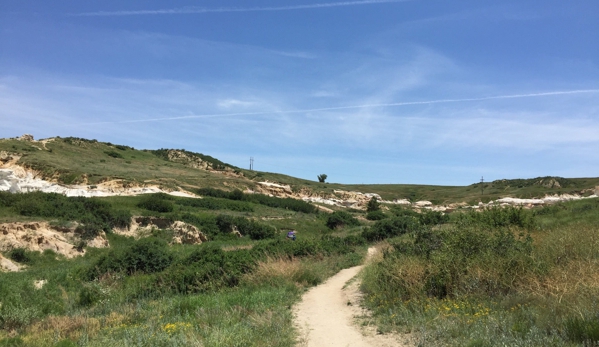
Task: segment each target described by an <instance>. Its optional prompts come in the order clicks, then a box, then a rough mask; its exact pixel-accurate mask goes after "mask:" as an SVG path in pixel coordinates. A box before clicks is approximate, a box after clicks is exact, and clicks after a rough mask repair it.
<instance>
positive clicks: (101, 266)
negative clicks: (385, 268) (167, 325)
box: [78, 236, 366, 306]
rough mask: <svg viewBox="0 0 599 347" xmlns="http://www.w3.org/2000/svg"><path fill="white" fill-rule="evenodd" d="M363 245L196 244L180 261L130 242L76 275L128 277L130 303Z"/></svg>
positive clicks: (86, 297)
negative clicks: (273, 260) (270, 262)
mask: <svg viewBox="0 0 599 347" xmlns="http://www.w3.org/2000/svg"><path fill="white" fill-rule="evenodd" d="M365 243H366V241H365V240H364V239H363V238H361V237H359V236H349V237H345V238H338V237H325V238H323V239H321V240H298V241H295V242H292V241H289V240H285V239H276V240H269V241H263V242H260V243H257V244H256V245H255V246H254V247H253V248H252V249H238V250H233V251H226V252H225V251H223V250H221V249H220V248H219V246H215V245H214V244H210V243H207V244H202V245H201V246H199V247H197V248H196V249H195V250H194V251H193V252H191V253H190V254H189V255H185V256H180V255H178V254H177V253H174V251H173V250H171V249H169V248H168V247H167V245H166V243H165V242H164V241H163V240H160V239H157V238H153V237H150V238H146V239H141V240H138V241H131V244H129V245H128V246H126V247H123V248H121V249H112V250H110V251H109V252H107V253H106V254H104V255H102V256H100V257H99V258H98V259H97V260H96V261H94V262H92V264H90V265H89V266H88V267H87V268H85V269H83V270H82V276H81V277H82V278H83V279H85V280H88V281H91V280H95V279H99V278H101V277H102V276H104V275H105V274H109V273H113V274H114V273H120V274H124V275H127V276H129V277H128V278H130V280H129V281H128V282H129V283H131V284H130V286H132V287H133V288H131V290H133V292H132V293H130V295H133V296H134V297H148V296H153V295H164V294H168V293H197V292H208V291H214V290H218V289H221V288H226V287H234V286H237V285H238V284H239V283H240V280H241V277H242V276H243V275H244V274H248V273H251V272H252V271H254V269H255V268H256V265H257V263H258V261H260V260H265V259H267V258H268V257H282V258H289V259H291V258H300V257H307V256H315V255H333V254H338V255H342V254H352V253H354V252H355V250H356V247H358V246H362V245H364V244H365ZM95 289H96V288H94V287H93V286H91V285H90V286H87V287H86V288H85V289H82V291H81V292H80V293H79V299H78V302H79V303H80V305H82V306H89V305H93V303H95V298H94V294H93V293H94V291H95Z"/></svg>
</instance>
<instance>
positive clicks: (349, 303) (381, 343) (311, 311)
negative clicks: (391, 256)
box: [294, 249, 408, 347]
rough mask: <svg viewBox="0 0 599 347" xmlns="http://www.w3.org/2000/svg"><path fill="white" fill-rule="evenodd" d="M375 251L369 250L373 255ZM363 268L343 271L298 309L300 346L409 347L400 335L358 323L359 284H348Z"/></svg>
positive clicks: (310, 294) (313, 291)
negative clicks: (364, 327)
mask: <svg viewBox="0 0 599 347" xmlns="http://www.w3.org/2000/svg"><path fill="white" fill-rule="evenodd" d="M373 252H374V249H369V250H368V253H369V255H371V254H372V253H373ZM362 268H363V265H360V266H355V267H352V268H349V269H345V270H341V271H340V272H339V273H337V274H336V275H335V276H333V277H331V278H329V279H328V280H327V281H326V282H324V283H323V284H321V285H318V286H316V287H314V288H312V289H310V290H309V291H308V292H306V293H305V294H304V296H303V298H302V301H301V302H300V303H299V304H298V305H296V306H295V307H294V313H295V317H296V321H295V324H296V326H297V328H298V329H299V330H300V336H301V339H300V343H299V346H306V347H329V346H330V347H347V346H351V347H392V346H408V345H406V344H404V343H403V342H401V341H400V336H398V335H378V334H376V333H374V331H370V332H367V331H365V330H364V329H361V328H360V327H359V326H357V325H356V323H355V318H356V316H358V315H360V314H361V313H362V309H361V308H360V307H359V301H360V293H359V289H358V283H357V281H353V282H352V283H351V284H349V285H346V284H347V283H348V282H349V281H350V280H351V279H352V278H354V277H355V276H356V275H357V274H358V273H359V272H360V270H362Z"/></svg>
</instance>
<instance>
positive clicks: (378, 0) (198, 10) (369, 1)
mask: <svg viewBox="0 0 599 347" xmlns="http://www.w3.org/2000/svg"><path fill="white" fill-rule="evenodd" d="M406 1H411V0H357V1H342V2H327V3H315V4H306V5H291V6H266V7H220V8H203V7H197V6H188V7H180V8H172V9H161V10H135V11H98V12H85V13H76V14H73V15H74V16H140V15H176V14H205V13H228V12H273V11H296V10H314V9H323V8H332V7H347V6H364V5H376V4H388V3H400V2H406Z"/></svg>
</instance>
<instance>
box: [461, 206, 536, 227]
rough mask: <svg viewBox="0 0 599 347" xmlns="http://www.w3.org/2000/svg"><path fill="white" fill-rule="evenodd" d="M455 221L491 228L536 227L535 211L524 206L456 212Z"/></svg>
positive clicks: (466, 224)
mask: <svg viewBox="0 0 599 347" xmlns="http://www.w3.org/2000/svg"><path fill="white" fill-rule="evenodd" d="M455 222H456V223H457V225H459V226H463V227H466V226H473V225H483V226H487V227H490V228H501V227H510V226H515V227H520V228H526V229H532V228H534V227H535V220H534V215H533V212H532V211H530V210H526V209H524V208H522V207H512V206H508V207H489V208H485V209H482V210H481V211H473V210H471V211H469V212H465V213H457V214H455Z"/></svg>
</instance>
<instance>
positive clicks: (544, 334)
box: [362, 199, 599, 346]
mask: <svg viewBox="0 0 599 347" xmlns="http://www.w3.org/2000/svg"><path fill="white" fill-rule="evenodd" d="M598 221H599V201H598V200H597V199H592V200H587V201H576V202H568V203H561V204H557V205H552V206H548V207H543V208H539V209H535V210H523V209H518V208H505V209H499V208H496V209H489V210H486V211H483V212H481V213H478V212H469V213H454V214H452V215H451V219H450V220H449V222H448V223H444V224H442V225H437V226H435V227H425V226H424V225H422V224H420V225H418V224H416V225H415V226H413V227H411V228H402V229H398V232H396V233H395V234H394V235H393V236H394V237H391V238H387V240H386V244H387V245H388V246H387V247H388V248H386V250H385V251H384V256H383V259H382V260H381V261H380V262H377V263H374V264H372V265H370V266H368V267H367V269H366V271H365V274H364V281H363V284H362V289H363V290H364V291H365V293H366V299H365V303H366V305H367V306H368V307H370V308H371V309H372V310H373V311H374V312H375V314H374V319H375V321H376V322H377V325H378V326H379V329H380V330H381V331H383V332H386V331H399V332H410V333H412V334H414V336H416V340H417V341H418V345H426V346H596V345H597V344H599V316H598V313H599V303H598V302H597V298H598V297H599V281H598V277H597V274H598V273H599V248H598V247H597V246H599V229H598V228H597V225H598V224H597V222H598Z"/></svg>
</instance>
